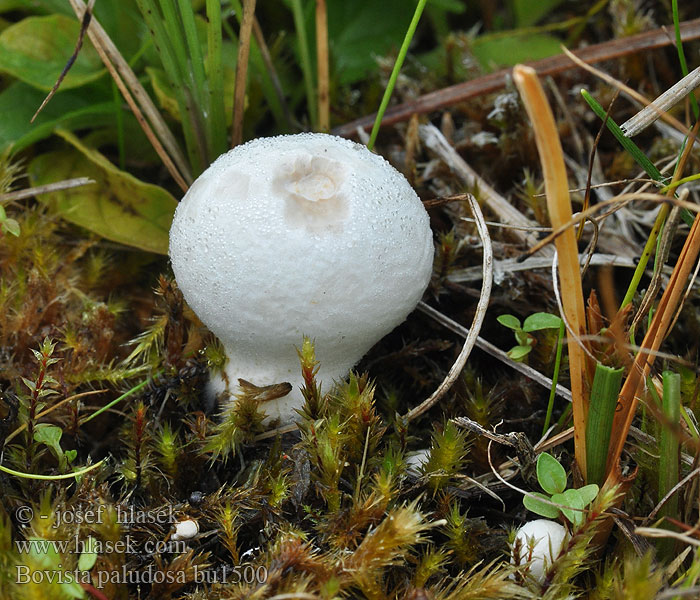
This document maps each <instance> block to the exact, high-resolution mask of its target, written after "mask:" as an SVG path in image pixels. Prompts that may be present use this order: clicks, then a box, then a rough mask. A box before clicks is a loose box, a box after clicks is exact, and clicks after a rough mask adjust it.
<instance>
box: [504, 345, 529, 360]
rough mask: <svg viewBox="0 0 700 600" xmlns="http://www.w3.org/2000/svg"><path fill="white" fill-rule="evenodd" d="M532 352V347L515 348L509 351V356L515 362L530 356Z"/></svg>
mask: <svg viewBox="0 0 700 600" xmlns="http://www.w3.org/2000/svg"><path fill="white" fill-rule="evenodd" d="M531 350H532V346H513V347H512V348H511V349H510V350H508V356H510V358H512V359H513V360H522V359H523V358H525V357H526V356H527V355H528V354H530V351H531Z"/></svg>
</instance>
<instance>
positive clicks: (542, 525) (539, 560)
mask: <svg viewBox="0 0 700 600" xmlns="http://www.w3.org/2000/svg"><path fill="white" fill-rule="evenodd" d="M566 537H567V531H566V528H565V527H563V526H562V525H560V524H559V523H557V522H555V521H549V520H548V519H536V520H534V521H528V522H527V523H525V525H523V526H522V527H521V528H520V529H518V532H517V533H516V534H515V540H514V542H513V548H512V550H511V558H510V562H511V563H513V564H516V565H520V564H523V563H528V564H529V574H530V575H532V577H533V578H534V579H535V580H536V581H539V582H540V583H541V582H543V581H544V577H545V573H546V572H547V570H548V569H549V567H550V566H551V564H552V563H553V562H554V560H555V559H556V558H557V556H559V554H560V553H561V551H562V548H563V547H564V542H565V540H566ZM530 548H532V550H530Z"/></svg>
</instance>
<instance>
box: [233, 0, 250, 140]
mask: <svg viewBox="0 0 700 600" xmlns="http://www.w3.org/2000/svg"><path fill="white" fill-rule="evenodd" d="M254 17H255V0H243V19H242V20H241V29H240V34H239V36H238V58H237V61H236V88H235V91H234V93H233V124H232V126H231V147H232V148H235V147H236V146H238V144H240V143H241V142H242V141H243V114H244V113H245V90H246V81H247V79H248V57H249V55H250V34H251V32H252V31H253V18H254Z"/></svg>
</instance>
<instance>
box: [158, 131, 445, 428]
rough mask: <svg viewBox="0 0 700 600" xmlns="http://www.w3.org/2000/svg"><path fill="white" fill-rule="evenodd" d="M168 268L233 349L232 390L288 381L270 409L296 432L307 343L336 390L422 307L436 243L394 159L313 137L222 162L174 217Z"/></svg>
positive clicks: (245, 149) (265, 141) (322, 377)
mask: <svg viewBox="0 0 700 600" xmlns="http://www.w3.org/2000/svg"><path fill="white" fill-rule="evenodd" d="M170 258H171V260H172V265H173V271H174V272H175V277H176V279H177V282H178V285H179V286H180V289H181V290H182V292H183V294H184V296H185V299H186V300H187V302H188V303H189V305H190V306H191V307H192V309H193V310H194V311H195V313H196V314H197V315H198V316H199V318H200V319H201V320H202V321H203V322H204V323H205V324H206V325H207V326H208V327H209V328H210V329H211V330H212V331H213V332H214V333H215V334H216V335H217V336H218V337H219V339H220V340H221V341H222V343H223V344H224V346H225V348H226V353H227V355H228V363H227V366H226V373H227V375H228V379H229V382H230V384H231V386H232V387H233V386H235V385H236V383H237V381H238V378H243V379H246V380H248V381H250V382H252V383H254V384H255V385H258V386H262V385H269V384H272V383H280V382H283V381H287V382H289V383H291V384H292V386H293V391H292V392H291V393H290V394H289V395H288V396H285V397H284V398H281V399H279V400H276V401H270V402H266V403H265V404H264V405H263V406H262V408H263V410H264V411H265V412H266V413H267V414H268V415H269V416H270V417H272V418H280V419H281V420H282V421H283V422H290V421H292V420H294V418H295V417H296V416H297V415H296V413H295V411H294V409H295V408H298V407H300V406H301V404H302V396H301V393H300V391H299V387H300V386H301V385H302V379H301V371H300V366H299V359H298V356H297V352H296V347H300V346H301V343H302V338H303V336H304V335H307V336H309V337H311V338H313V339H314V340H315V343H316V356H317V357H318V360H319V361H320V363H321V365H320V370H319V374H318V379H319V381H320V382H321V383H322V385H323V388H324V389H325V390H328V389H329V387H330V386H331V385H332V383H333V381H334V380H337V379H339V378H342V377H344V376H345V375H346V374H347V373H348V371H349V370H350V369H351V368H352V367H353V366H354V365H355V364H356V363H357V362H358V361H359V360H360V358H361V357H362V356H363V355H364V354H365V353H366V352H367V350H369V348H370V347H371V346H372V345H374V344H375V343H376V342H377V341H378V340H379V339H381V338H382V337H383V336H384V335H386V334H387V333H389V332H390V331H391V330H392V329H394V327H396V326H397V325H398V324H399V323H401V322H402V321H403V320H404V319H405V318H406V317H407V316H408V314H409V313H410V312H411V311H412V310H413V309H414V308H415V306H416V304H417V303H418V301H419V300H420V298H421V296H422V295H423V292H424V290H425V288H426V287H427V285H428V282H429V280H430V274H431V270H432V262H433V242H432V233H431V231H430V226H429V220H428V215H427V213H426V212H425V209H424V208H423V205H422V203H421V202H420V200H419V198H418V196H417V195H416V193H415V192H414V191H413V189H412V188H411V186H410V185H409V183H408V182H407V181H406V179H405V178H404V177H403V176H402V175H401V174H400V173H399V172H398V171H396V169H394V168H393V167H392V166H391V165H389V163H388V162H387V161H385V160H384V159H383V158H382V157H380V156H378V155H375V154H372V153H371V152H370V151H368V150H367V148H365V147H364V146H361V145H359V144H356V143H354V142H351V141H349V140H345V139H342V138H338V137H335V136H330V135H326V134H309V133H306V134H298V135H289V136H279V137H274V138H260V139H257V140H253V141H251V142H248V143H247V144H244V145H242V146H238V147H237V148H234V149H233V150H231V151H230V152H228V153H226V154H224V155H222V156H220V157H219V158H218V159H217V160H216V161H215V162H214V163H213V164H212V165H211V166H210V167H209V168H208V169H207V170H206V171H205V172H204V173H202V175H201V176H200V177H199V178H198V179H197V180H196V181H195V182H194V184H193V185H192V187H191V188H190V189H189V191H188V192H187V194H186V195H185V197H184V198H183V200H182V202H181V203H180V205H179V206H178V208H177V210H176V212H175V217H174V220H173V224H172V228H171V230H170ZM219 385H220V388H223V383H220V384H219ZM230 391H231V392H232V393H234V394H235V392H236V389H235V388H233V389H231V390H230Z"/></svg>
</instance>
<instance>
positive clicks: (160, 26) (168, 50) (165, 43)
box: [136, 0, 201, 175]
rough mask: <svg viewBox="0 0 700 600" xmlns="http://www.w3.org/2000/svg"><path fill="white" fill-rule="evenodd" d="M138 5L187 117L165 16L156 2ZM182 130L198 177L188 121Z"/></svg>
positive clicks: (145, 0) (142, 0)
mask: <svg viewBox="0 0 700 600" xmlns="http://www.w3.org/2000/svg"><path fill="white" fill-rule="evenodd" d="M136 3H137V5H138V7H139V10H140V11H141V14H142V15H143V18H144V20H145V21H146V25H148V29H149V30H150V32H151V37H152V38H153V43H154V44H155V46H156V50H157V51H158V56H159V57H160V62H161V64H162V65H163V69H164V70H165V73H166V75H167V76H168V79H169V80H170V84H171V86H172V90H173V94H174V95H175V99H176V101H177V104H178V108H179V109H180V114H181V115H186V114H187V111H188V107H187V103H186V101H185V96H184V94H183V86H184V82H183V81H182V75H181V72H180V69H179V66H178V61H177V59H176V56H175V49H174V48H173V47H172V44H171V40H170V36H169V34H168V32H167V31H166V28H165V20H164V18H163V15H162V14H161V12H160V10H159V8H158V6H157V5H156V0H136ZM182 130H183V133H184V135H185V146H186V147H187V157H188V159H189V161H190V167H191V168H192V170H193V171H195V175H197V174H198V173H199V171H200V170H201V169H200V168H199V167H198V166H197V165H199V164H200V161H199V159H198V156H197V152H196V149H195V140H194V131H193V129H192V126H191V124H190V122H189V120H188V119H185V118H183V120H182Z"/></svg>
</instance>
